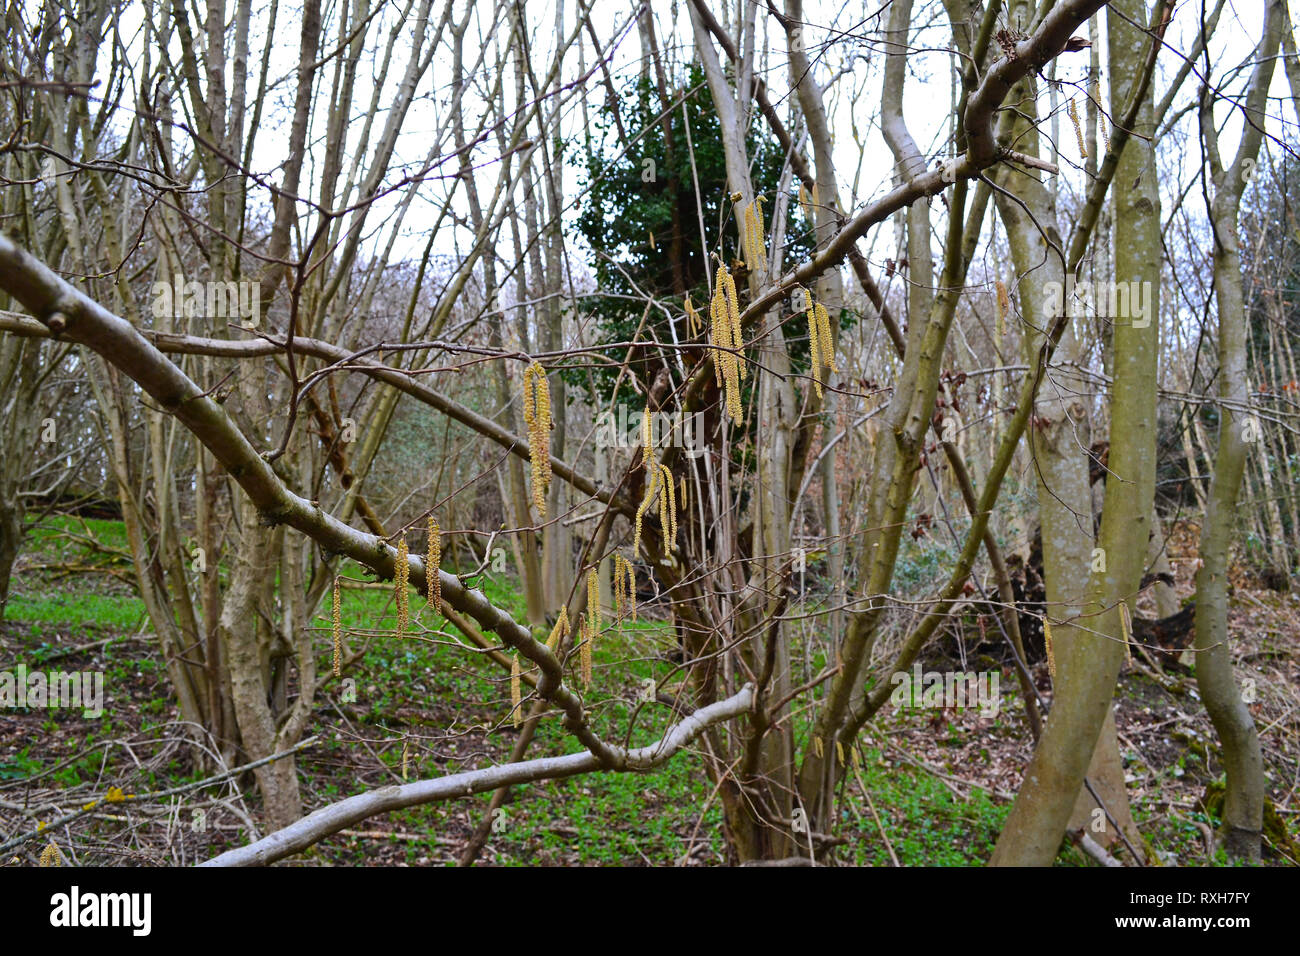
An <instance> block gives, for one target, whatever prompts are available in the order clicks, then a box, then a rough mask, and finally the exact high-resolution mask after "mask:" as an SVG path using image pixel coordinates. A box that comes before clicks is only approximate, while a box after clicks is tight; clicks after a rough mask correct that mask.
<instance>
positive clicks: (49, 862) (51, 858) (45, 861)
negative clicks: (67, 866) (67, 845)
mask: <svg viewBox="0 0 1300 956" xmlns="http://www.w3.org/2000/svg"><path fill="white" fill-rule="evenodd" d="M62 865H63V859H62V857H61V856H60V855H59V847H58V845H57V844H56V843H55V842H54V841H53V840H51V841H50V842H49V843H47V844H46V845H45V849H43V850H41V866H62Z"/></svg>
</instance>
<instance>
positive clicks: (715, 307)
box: [709, 264, 745, 425]
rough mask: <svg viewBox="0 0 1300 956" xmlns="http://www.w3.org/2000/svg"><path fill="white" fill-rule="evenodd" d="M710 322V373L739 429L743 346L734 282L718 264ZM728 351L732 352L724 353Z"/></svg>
mask: <svg viewBox="0 0 1300 956" xmlns="http://www.w3.org/2000/svg"><path fill="white" fill-rule="evenodd" d="M709 315H710V318H711V319H712V332H713V344H714V346H715V348H714V350H713V370H714V374H715V377H716V378H717V381H718V384H719V386H723V385H725V387H726V392H727V413H728V414H729V415H731V417H732V420H733V421H734V422H735V423H736V424H737V425H739V424H740V422H741V418H742V417H743V410H742V409H741V405H740V381H741V380H743V379H744V377H745V363H744V360H743V358H741V357H740V356H739V353H740V349H741V346H742V345H743V344H744V343H743V340H742V339H741V335H740V306H739V304H738V303H737V301H736V282H735V280H734V279H733V278H732V277H731V273H730V272H728V271H727V268H726V266H725V265H722V264H719V265H718V271H717V278H716V281H715V282H714V291H713V299H712V301H711V302H710V304H709ZM723 349H728V350H731V351H723Z"/></svg>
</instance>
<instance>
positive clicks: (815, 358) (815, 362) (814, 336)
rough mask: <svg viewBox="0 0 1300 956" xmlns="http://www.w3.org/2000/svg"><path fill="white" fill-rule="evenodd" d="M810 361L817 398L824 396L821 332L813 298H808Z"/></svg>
mask: <svg viewBox="0 0 1300 956" xmlns="http://www.w3.org/2000/svg"><path fill="white" fill-rule="evenodd" d="M806 301H807V302H808V303H809V307H808V310H807V313H808V359H809V364H810V366H811V368H812V380H813V389H814V390H815V391H816V392H817V397H818V398H821V396H822V363H821V354H820V353H821V348H822V337H821V332H820V330H819V329H818V328H817V310H816V309H815V308H813V307H812V296H808V298H807V300H806Z"/></svg>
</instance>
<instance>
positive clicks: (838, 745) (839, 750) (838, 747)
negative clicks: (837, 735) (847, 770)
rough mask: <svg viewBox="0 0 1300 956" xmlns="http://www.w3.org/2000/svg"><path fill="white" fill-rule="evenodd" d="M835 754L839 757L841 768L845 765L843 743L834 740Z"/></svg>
mask: <svg viewBox="0 0 1300 956" xmlns="http://www.w3.org/2000/svg"><path fill="white" fill-rule="evenodd" d="M835 753H836V754H838V755H839V758H840V766H841V767H843V766H844V763H845V760H844V743H843V742H842V741H840V740H836V741H835Z"/></svg>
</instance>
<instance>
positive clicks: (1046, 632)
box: [1043, 618, 1056, 680]
mask: <svg viewBox="0 0 1300 956" xmlns="http://www.w3.org/2000/svg"><path fill="white" fill-rule="evenodd" d="M1043 643H1044V644H1046V645H1047V673H1049V674H1051V675H1052V680H1056V654H1055V653H1054V652H1053V651H1052V622H1051V621H1049V620H1048V619H1047V618H1043Z"/></svg>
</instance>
